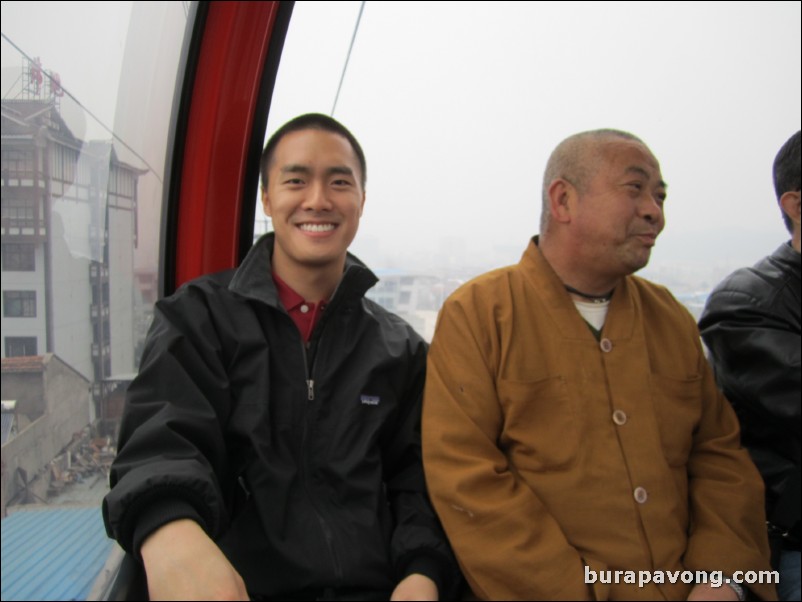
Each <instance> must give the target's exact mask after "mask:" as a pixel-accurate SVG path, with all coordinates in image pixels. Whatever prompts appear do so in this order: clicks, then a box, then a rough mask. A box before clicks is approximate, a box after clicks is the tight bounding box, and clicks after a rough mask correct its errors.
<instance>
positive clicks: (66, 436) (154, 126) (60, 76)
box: [2, 2, 191, 599]
mask: <svg viewBox="0 0 802 602" xmlns="http://www.w3.org/2000/svg"><path fill="white" fill-rule="evenodd" d="M190 12H191V11H190V5H189V3H187V2H136V3H134V2H106V3H93V2H69V3H58V2H35V3H31V2H3V3H2V24H3V28H2V33H3V38H2V93H3V97H2V267H3V278H2V290H3V315H2V319H3V322H2V332H3V343H4V344H3V346H2V353H3V358H2V361H3V375H2V398H3V413H4V416H3V423H4V424H6V423H7V422H8V423H9V424H12V423H13V424H14V425H16V427H15V429H14V430H13V431H9V433H8V438H7V436H6V435H7V433H6V432H5V431H4V433H3V473H2V516H3V521H4V523H3V524H4V526H3V537H4V539H3V579H2V584H3V599H7V598H8V599H24V598H25V593H24V592H26V591H28V590H26V589H25V588H26V586H27V585H30V583H29V582H36V580H39V581H44V579H45V578H44V577H43V575H47V574H51V573H53V572H54V570H51V569H53V567H42V566H39V565H34V566H27V567H25V570H24V571H23V570H15V571H13V573H7V572H6V567H7V565H8V566H10V565H9V564H8V562H7V560H8V559H10V558H12V557H15V554H16V553H17V550H15V549H13V548H12V549H11V550H10V551H9V552H8V553H9V554H10V555H7V547H6V546H7V541H6V539H5V538H6V532H7V529H6V525H7V523H6V522H5V521H6V520H7V518H6V517H7V516H9V515H13V514H14V513H15V512H21V511H23V510H26V509H29V508H32V507H37V506H39V505H43V504H46V507H47V509H51V508H54V507H57V506H63V505H75V504H78V505H90V506H94V507H96V508H97V509H98V510H97V513H96V520H97V521H100V511H99V506H100V502H101V500H102V497H103V495H104V494H105V491H106V489H107V487H108V478H107V477H108V475H107V471H108V466H109V464H110V462H111V459H112V457H113V454H114V436H115V434H116V428H117V425H118V421H119V416H120V413H121V408H122V404H121V397H122V395H123V393H124V390H125V387H126V386H127V383H128V382H130V379H131V378H132V376H133V374H134V373H135V371H136V367H137V365H138V359H139V354H140V353H141V349H142V342H143V340H144V337H145V334H146V331H147V328H148V326H149V323H150V318H151V315H152V308H153V303H154V301H155V299H156V294H157V282H158V279H159V277H160V275H159V264H158V260H159V244H160V232H161V213H162V194H163V189H164V184H165V165H166V164H168V161H167V159H168V136H169V132H170V119H171V112H172V108H173V102H174V98H175V95H176V84H177V81H178V76H179V73H178V68H179V64H180V58H181V53H182V50H183V46H184V40H185V36H186V34H187V32H188V31H189V25H190V24H189V23H188V17H189V15H190ZM7 401H8V402H9V403H6V402H7ZM6 413H11V414H13V418H12V417H9V418H10V419H9V420H8V421H6ZM92 516H93V517H94V516H95V515H92ZM93 520H94V519H93ZM82 532H83V531H82ZM99 532H101V533H102V528H100V531H99ZM30 535H31V537H33V536H34V532H33V531H31V533H30ZM60 536H62V534H60V533H58V532H55V533H52V539H53V540H54V541H55V540H58V538H59V537H60ZM103 537H105V536H103ZM85 543H86V545H85V546H84V547H85V548H86V549H87V550H88V549H89V548H90V542H85ZM103 545H108V546H110V545H111V543H110V542H108V543H107V542H103ZM92 549H97V548H92ZM19 552H20V553H21V552H22V550H19ZM92 553H93V554H95V555H96V556H98V555H97V554H96V552H92ZM87 554H89V552H87ZM45 556H46V554H44V552H42V553H41V554H40V557H41V558H44V557H45ZM54 556H55V555H54ZM99 556H100V557H101V560H100V562H101V566H102V562H103V561H104V560H105V558H104V557H102V554H101V555H99ZM41 558H40V560H41ZM29 562H31V563H35V562H37V559H36V558H33V559H30V560H29ZM80 567H81V568H80V570H90V569H89V566H88V565H87V564H85V563H81V564H80ZM98 573H99V569H98ZM26 575H27V576H26ZM26 580H27V581H26ZM10 588H14V589H10ZM85 593H86V592H84V594H82V595H85ZM33 599H38V597H34V598H33Z"/></svg>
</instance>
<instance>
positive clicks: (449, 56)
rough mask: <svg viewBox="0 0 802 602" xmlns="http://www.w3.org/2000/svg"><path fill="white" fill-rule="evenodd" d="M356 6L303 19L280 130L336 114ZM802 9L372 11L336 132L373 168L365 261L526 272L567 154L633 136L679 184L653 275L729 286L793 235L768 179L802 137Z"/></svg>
mask: <svg viewBox="0 0 802 602" xmlns="http://www.w3.org/2000/svg"><path fill="white" fill-rule="evenodd" d="M358 9H359V2H344V3H337V2H325V3H322V2H321V3H319V2H299V3H296V8H295V12H294V14H293V23H292V25H291V29H290V33H289V35H288V39H287V44H286V46H285V52H284V56H283V58H282V64H281V69H280V72H279V81H278V84H277V88H276V95H275V96H274V104H273V108H272V110H271V118H270V123H269V126H268V131H269V132H272V131H273V130H274V129H275V128H276V127H278V126H279V125H280V124H281V123H283V122H284V121H286V120H287V119H289V118H291V117H293V116H295V115H297V114H300V113H302V112H306V111H321V112H326V113H328V112H329V111H330V110H331V106H332V101H333V98H334V94H335V91H336V89H337V83H338V81H339V77H340V72H341V68H342V63H343V61H344V59H345V55H346V52H347V48H348V44H349V43H350V40H351V35H352V31H353V26H354V22H355V20H356V15H357V12H358ZM799 23H800V3H799V2H762V3H757V2H746V3H721V2H709V3H706V2H688V3H672V2H649V3H638V2H577V3H570V2H511V3H498V2H497V3H465V2H463V3H456V2H444V3H439V2H425V3H408V2H368V3H367V4H366V7H365V11H364V14H363V16H362V21H361V24H360V28H359V31H358V33H357V37H356V43H355V45H354V49H353V54H352V57H351V62H350V65H349V67H348V71H347V74H346V78H345V82H344V85H343V89H342V92H341V96H340V99H339V103H338V106H337V110H336V113H335V117H337V118H338V119H340V120H342V121H343V122H344V123H345V124H346V125H347V126H348V127H349V128H351V129H352V131H353V132H354V133H355V134H356V135H357V137H358V138H359V139H360V141H361V142H362V143H363V146H364V147H365V151H366V154H367V157H368V174H369V178H368V188H367V190H368V204H367V206H366V209H365V216H364V218H363V222H362V227H361V231H360V234H359V235H358V236H357V240H356V242H355V244H354V246H353V250H354V252H355V253H357V254H358V255H360V256H361V257H362V258H363V259H365V260H366V261H367V262H368V263H369V264H371V265H373V266H376V267H386V266H388V265H391V266H394V267H400V268H412V269H421V270H425V269H429V268H438V267H441V266H442V265H443V264H452V265H453V264H454V263H457V264H461V265H466V266H476V268H477V269H487V268H489V267H493V266H497V265H504V264H507V263H512V262H516V261H517V260H518V259H519V257H520V254H521V252H522V251H523V249H524V247H525V246H526V243H527V240H528V238H529V237H530V236H531V235H533V234H535V233H536V232H537V224H538V220H539V215H540V186H541V178H542V173H543V168H544V166H545V163H546V160H547V158H548V155H549V153H550V152H551V150H552V149H553V148H554V146H555V145H556V144H557V143H558V142H559V141H560V140H562V139H563V138H565V137H566V136H568V135H570V134H572V133H575V132H578V131H582V130H586V129H595V128H599V127H615V128H620V129H625V130H629V131H632V132H633V133H635V134H637V135H638V136H640V137H641V138H643V139H644V140H645V141H646V142H647V144H649V145H650V147H651V148H652V150H653V152H654V153H655V154H656V156H657V157H658V159H659V160H660V162H661V165H662V168H663V175H664V177H665V179H666V180H667V181H668V182H669V185H670V188H669V197H668V202H667V205H666V212H667V219H668V226H667V228H666V230H665V231H664V233H663V235H662V237H661V239H660V240H659V241H658V245H657V248H656V250H655V252H654V254H653V259H652V262H651V265H650V266H649V268H648V269H647V271H646V272H645V274H646V275H649V276H652V277H653V278H655V279H657V280H662V281H665V282H668V283H671V284H674V282H673V281H674V280H675V279H677V278H679V280H680V281H682V280H683V279H684V280H685V281H686V284H687V285H688V286H689V287H691V288H694V287H697V286H700V285H703V284H704V283H705V282H706V283H707V284H708V285H713V284H715V282H716V281H717V280H718V279H719V278H720V277H721V276H723V274H724V273H726V272H727V271H729V270H731V269H733V268H734V267H737V266H739V265H741V264H745V263H751V262H753V261H755V260H757V259H759V258H760V257H761V256H763V255H765V254H767V253H769V252H771V251H772V250H773V249H774V248H775V247H776V246H777V245H778V244H779V243H780V242H781V241H782V240H785V239H787V238H788V237H787V234H786V232H785V230H784V227H783V225H782V222H781V218H780V214H779V210H778V209H777V208H776V202H775V197H774V193H773V189H772V183H771V164H772V161H773V158H774V155H775V154H776V152H777V150H778V149H779V148H780V146H781V145H782V144H783V143H784V142H785V140H787V139H788V138H789V137H790V136H791V134H792V133H793V132H795V131H796V130H798V129H799V128H800V115H801V114H802V106H801V103H800V94H801V92H802V84H801V83H800V72H801V71H802V66H801V65H800V58H801V57H802V40H801V39H800V27H799Z"/></svg>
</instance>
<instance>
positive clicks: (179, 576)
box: [140, 519, 248, 600]
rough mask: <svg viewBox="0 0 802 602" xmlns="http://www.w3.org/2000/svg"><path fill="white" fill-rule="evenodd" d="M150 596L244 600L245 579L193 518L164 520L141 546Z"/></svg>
mask: <svg viewBox="0 0 802 602" xmlns="http://www.w3.org/2000/svg"><path fill="white" fill-rule="evenodd" d="M140 551H141V553H142V560H143V562H144V563H145V573H146V574H147V578H148V593H149V595H150V599H151V600H247V599H248V592H247V591H246V590H245V582H244V581H243V580H242V577H240V575H239V573H237V571H236V570H235V569H234V567H233V566H231V563H230V562H229V561H228V559H227V558H226V557H225V555H224V554H223V553H222V552H221V551H220V548H218V547H217V545H216V544H215V543H214V542H213V541H212V540H211V538H209V536H208V535H206V532H205V531H204V530H203V529H201V527H200V525H198V523H196V522H195V521H193V520H189V519H182V520H177V521H173V522H171V523H167V524H166V525H164V526H163V527H161V528H159V529H157V530H156V531H154V532H153V533H151V534H150V535H149V536H148V538H147V539H145V542H144V543H143V544H142V548H141V550H140Z"/></svg>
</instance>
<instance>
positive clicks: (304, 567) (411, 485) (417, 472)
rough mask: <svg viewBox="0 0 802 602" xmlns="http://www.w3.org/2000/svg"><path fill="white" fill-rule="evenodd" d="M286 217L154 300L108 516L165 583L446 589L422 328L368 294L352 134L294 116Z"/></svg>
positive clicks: (283, 170) (112, 530)
mask: <svg viewBox="0 0 802 602" xmlns="http://www.w3.org/2000/svg"><path fill="white" fill-rule="evenodd" d="M262 179H263V192H262V202H263V205H264V210H265V212H266V213H267V214H268V215H269V216H270V217H271V218H272V220H273V225H274V229H275V233H274V234H270V235H267V236H265V237H263V238H262V239H260V240H259V241H258V242H257V243H256V244H255V245H254V247H253V249H251V251H250V253H249V254H248V256H247V257H246V258H245V260H244V261H243V263H242V265H241V266H240V267H239V268H238V269H237V270H232V271H229V272H225V273H221V274H215V275H211V276H206V277H203V278H200V279H198V280H196V281H193V282H191V283H189V284H187V285H186V286H184V287H182V288H181V289H180V290H179V291H178V292H177V293H176V294H175V295H173V296H172V297H170V298H167V299H164V300H162V301H160V302H159V303H158V304H157V306H156V314H155V317H154V323H153V326H152V328H151V332H150V334H149V337H148V343H147V347H146V350H145V353H144V355H143V359H142V364H141V367H140V373H139V376H138V377H137V378H136V380H135V381H134V382H133V383H132V384H131V387H130V389H129V391H128V398H127V405H126V412H125V416H124V418H123V423H122V427H121V432H120V442H119V448H120V449H119V454H118V456H117V459H116V460H115V463H114V466H113V467H112V473H111V484H112V490H111V492H110V493H109V494H108V496H107V497H106V500H105V502H104V517H105V519H106V525H107V529H108V532H109V534H110V535H111V536H112V537H114V538H115V539H117V540H118V541H119V542H120V543H121V545H122V546H123V547H124V548H125V549H126V550H128V551H131V552H133V553H134V554H137V555H141V558H142V561H143V563H144V566H145V571H146V573H147V578H148V587H149V590H150V595H151V597H152V598H176V599H193V598H194V599H213V598H226V599H228V598H239V599H247V597H248V596H251V597H256V598H281V599H287V598H291V599H293V598H294V599H304V600H312V599H363V600H373V599H381V598H384V599H387V598H388V597H390V596H391V594H392V596H393V599H407V600H413V599H415V600H424V599H425V600H434V599H437V597H438V594H439V595H448V592H449V588H451V587H453V586H454V585H455V584H456V582H457V575H458V573H456V570H455V568H454V566H455V565H454V564H453V558H452V557H451V554H450V551H449V547H448V544H447V542H446V540H445V537H444V535H443V533H442V531H441V529H440V527H439V524H438V522H437V519H436V517H435V516H434V513H433V511H432V509H431V507H430V505H429V502H428V499H427V496H426V491H425V486H424V479H423V470H422V466H421V458H420V436H419V424H420V400H421V394H422V389H423V382H424V374H425V354H426V346H425V344H424V342H423V341H422V340H421V338H420V337H419V336H418V335H417V334H416V333H415V332H414V331H413V330H412V328H411V327H409V325H407V324H406V323H405V322H403V321H402V320H401V319H399V318H398V317H396V316H394V315H392V314H390V313H388V312H386V311H385V310H383V309H382V308H381V307H379V306H378V305H376V304H375V303H372V302H371V301H369V300H367V299H365V297H364V294H365V292H366V291H367V289H368V288H370V287H371V286H373V285H374V284H375V282H376V278H375V276H374V275H373V274H372V273H371V272H370V271H369V270H368V269H367V268H366V267H365V266H364V265H363V264H362V263H360V262H359V260H358V259H356V258H355V257H353V256H351V255H349V254H348V253H347V249H348V246H349V245H350V243H351V241H352V240H353V238H354V236H355V234H356V231H357V228H358V226H359V219H360V217H361V215H362V209H363V207H364V203H365V179H366V164H365V158H364V154H363V152H362V149H361V148H360V146H359V143H358V142H357V141H356V139H355V138H354V137H353V135H352V134H351V133H350V132H349V131H348V130H347V129H345V128H344V127H343V126H342V125H341V124H339V123H338V122H336V121H335V120H333V119H331V118H330V117H327V116H325V115H317V114H310V115H304V116H301V117H298V118H296V119H294V120H292V121H290V122H289V123H287V124H286V125H284V126H283V127H282V128H281V129H279V130H278V131H277V132H276V133H275V134H274V135H273V137H272V138H271V139H270V141H268V143H267V145H266V147H265V151H264V153H263V157H262Z"/></svg>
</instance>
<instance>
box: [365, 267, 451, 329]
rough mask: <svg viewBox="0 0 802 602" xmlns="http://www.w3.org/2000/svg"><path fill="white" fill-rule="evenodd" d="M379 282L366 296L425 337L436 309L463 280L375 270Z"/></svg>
mask: <svg viewBox="0 0 802 602" xmlns="http://www.w3.org/2000/svg"><path fill="white" fill-rule="evenodd" d="M375 273H376V275H377V276H378V277H379V282H378V284H376V286H374V287H373V288H371V289H370V290H369V291H368V292H367V295H366V296H367V297H368V299H371V300H372V301H375V302H376V303H378V304H379V305H381V306H382V307H384V308H385V309H387V310H389V311H391V312H393V313H395V314H398V315H399V316H400V317H402V318H403V319H405V320H406V321H407V322H409V323H410V324H411V325H412V327H413V328H414V329H415V330H416V331H417V332H418V333H419V334H420V335H421V336H423V338H424V339H426V340H427V341H430V340H431V338H432V335H433V334H434V326H435V322H436V321H437V312H438V311H439V310H440V306H441V305H443V301H445V299H446V298H447V297H448V295H450V294H451V293H452V292H454V290H456V288H457V287H458V286H459V285H460V284H462V280H458V279H454V278H441V277H439V276H431V275H426V274H414V273H408V272H403V271H400V270H386V269H385V270H382V269H379V270H375Z"/></svg>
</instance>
